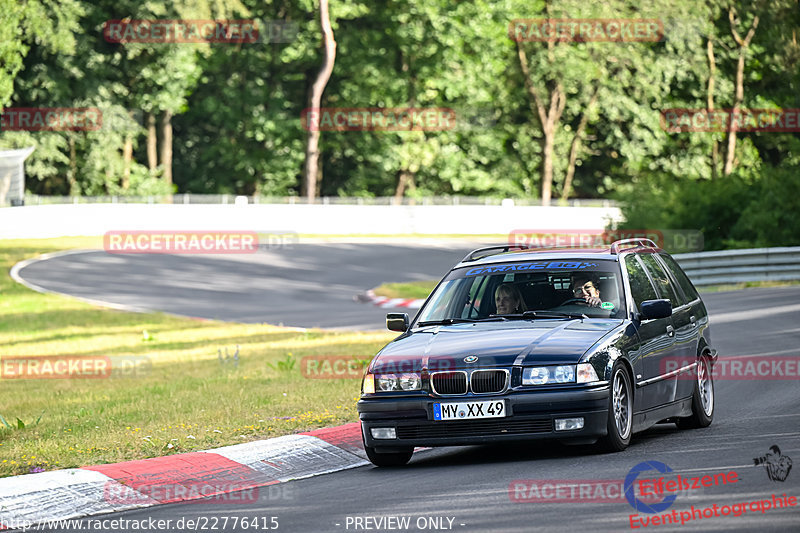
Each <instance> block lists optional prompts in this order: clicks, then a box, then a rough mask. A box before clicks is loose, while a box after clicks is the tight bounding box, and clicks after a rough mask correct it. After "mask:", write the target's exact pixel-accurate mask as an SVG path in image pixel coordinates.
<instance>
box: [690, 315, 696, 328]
mask: <svg viewBox="0 0 800 533" xmlns="http://www.w3.org/2000/svg"><path fill="white" fill-rule="evenodd" d="M689 321H690V322H691V323H692V326H696V325H697V319H696V318H695V317H694V315H692V316H690V317H689Z"/></svg>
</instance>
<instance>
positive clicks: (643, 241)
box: [611, 238, 658, 255]
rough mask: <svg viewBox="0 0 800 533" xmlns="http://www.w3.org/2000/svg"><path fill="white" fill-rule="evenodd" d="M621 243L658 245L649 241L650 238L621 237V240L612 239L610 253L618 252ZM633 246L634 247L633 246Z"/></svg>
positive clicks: (649, 246)
mask: <svg viewBox="0 0 800 533" xmlns="http://www.w3.org/2000/svg"><path fill="white" fill-rule="evenodd" d="M623 244H636V245H638V246H643V247H645V248H658V245H657V244H656V243H655V242H653V241H651V240H650V239H641V238H636V239H622V240H621V241H614V242H613V243H612V244H611V253H612V254H615V255H616V254H619V248H620V246H621V245H623ZM634 248H635V247H634Z"/></svg>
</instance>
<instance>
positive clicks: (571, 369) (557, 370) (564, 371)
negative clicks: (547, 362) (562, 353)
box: [522, 365, 575, 385]
mask: <svg viewBox="0 0 800 533" xmlns="http://www.w3.org/2000/svg"><path fill="white" fill-rule="evenodd" d="M547 383H575V365H559V366H534V367H528V368H523V369H522V384H523V385H545V384H547Z"/></svg>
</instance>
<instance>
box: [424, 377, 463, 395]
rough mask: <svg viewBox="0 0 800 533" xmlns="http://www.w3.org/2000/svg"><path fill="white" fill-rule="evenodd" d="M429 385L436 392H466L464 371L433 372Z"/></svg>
mask: <svg viewBox="0 0 800 533" xmlns="http://www.w3.org/2000/svg"><path fill="white" fill-rule="evenodd" d="M431 385H432V386H433V392H435V393H436V394H466V393H467V373H466V372H434V373H433V374H432V375H431Z"/></svg>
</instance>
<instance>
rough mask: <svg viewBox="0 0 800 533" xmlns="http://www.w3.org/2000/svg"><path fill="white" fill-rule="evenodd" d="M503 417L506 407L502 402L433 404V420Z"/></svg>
mask: <svg viewBox="0 0 800 533" xmlns="http://www.w3.org/2000/svg"><path fill="white" fill-rule="evenodd" d="M504 416H506V405H505V402H503V401H502V400H491V401H484V402H458V403H455V402H453V403H435V404H433V419H434V420H473V419H476V418H502V417H504Z"/></svg>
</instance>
